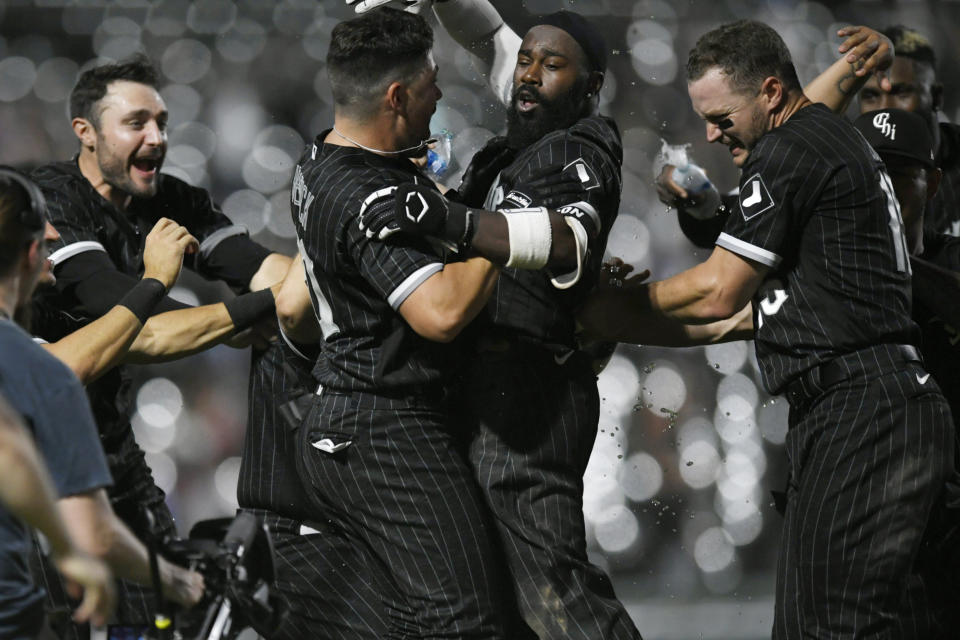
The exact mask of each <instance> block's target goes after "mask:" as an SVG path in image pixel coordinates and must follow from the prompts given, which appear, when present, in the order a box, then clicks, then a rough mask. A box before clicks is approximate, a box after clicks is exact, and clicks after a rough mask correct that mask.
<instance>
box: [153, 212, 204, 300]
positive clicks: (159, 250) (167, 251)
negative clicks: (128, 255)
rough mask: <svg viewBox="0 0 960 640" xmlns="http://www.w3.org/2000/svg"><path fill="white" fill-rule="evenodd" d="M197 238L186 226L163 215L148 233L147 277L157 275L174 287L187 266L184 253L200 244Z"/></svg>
mask: <svg viewBox="0 0 960 640" xmlns="http://www.w3.org/2000/svg"><path fill="white" fill-rule="evenodd" d="M199 246H200V245H199V243H197V239H196V238H194V237H193V236H192V235H190V232H189V231H187V229H186V228H185V227H182V226H180V225H179V224H177V223H176V222H174V221H173V220H170V219H168V218H160V219H159V220H158V221H157V224H155V225H154V226H153V229H151V230H150V233H149V234H147V238H146V242H145V244H144V248H143V267H144V270H143V277H144V278H155V279H157V280H159V281H160V282H161V283H163V286H164V287H166V288H167V290H169V289H170V287H172V286H173V285H174V283H176V281H177V277H178V276H179V275H180V269H181V268H182V266H183V254H184V253H194V252H196V251H197V250H198V248H199Z"/></svg>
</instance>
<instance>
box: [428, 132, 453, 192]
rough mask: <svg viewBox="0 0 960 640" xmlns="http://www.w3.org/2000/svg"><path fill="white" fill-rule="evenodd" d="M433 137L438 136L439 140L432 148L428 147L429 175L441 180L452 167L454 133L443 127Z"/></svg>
mask: <svg viewBox="0 0 960 640" xmlns="http://www.w3.org/2000/svg"><path fill="white" fill-rule="evenodd" d="M432 137H434V138H436V139H437V142H436V144H434V145H433V148H432V149H427V175H429V176H430V177H431V178H432V179H433V180H434V181H439V180H440V179H441V178H443V176H444V174H446V173H447V170H448V169H449V168H450V158H451V154H452V151H451V147H452V144H451V143H452V142H453V134H452V133H450V132H449V131H447V130H446V129H441V130H440V133H435V134H433V136H432Z"/></svg>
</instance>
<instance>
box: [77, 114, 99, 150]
mask: <svg viewBox="0 0 960 640" xmlns="http://www.w3.org/2000/svg"><path fill="white" fill-rule="evenodd" d="M70 126H72V127H73V133H74V135H76V136H77V138H78V139H79V140H80V144H82V145H83V146H84V147H87V148H88V149H92V148H93V147H94V143H95V142H96V140H97V131H96V129H94V127H93V123H91V122H90V121H89V120H87V119H86V118H79V117H78V118H74V119H73V120H71V121H70Z"/></svg>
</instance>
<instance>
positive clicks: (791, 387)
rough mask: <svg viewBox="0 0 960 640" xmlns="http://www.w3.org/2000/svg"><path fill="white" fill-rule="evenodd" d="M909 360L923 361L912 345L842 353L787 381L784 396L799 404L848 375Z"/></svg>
mask: <svg viewBox="0 0 960 640" xmlns="http://www.w3.org/2000/svg"><path fill="white" fill-rule="evenodd" d="M910 362H919V363H923V357H922V356H921V355H920V351H919V349H917V348H916V347H914V346H913V345H909V344H878V345H876V346H873V347H867V348H866V349H860V350H858V351H853V352H851V353H845V354H843V355H840V356H837V357H836V358H833V359H832V360H828V361H826V362H823V363H821V364H819V365H817V366H814V367H812V368H810V369H808V370H806V371H804V372H803V373H801V374H800V375H799V376H797V377H796V378H794V379H793V380H791V381H790V382H789V383H787V386H786V388H785V395H786V396H787V400H788V401H789V402H790V404H791V405H793V406H796V405H800V404H803V403H805V402H809V401H810V400H812V399H813V398H815V397H817V396H819V395H820V394H822V393H824V392H826V391H827V390H828V389H830V388H831V387H834V386H836V385H838V384H840V383H841V382H843V381H845V380H848V379H850V378H852V377H860V376H869V377H873V376H876V375H881V374H883V373H885V372H886V371H888V370H890V369H891V368H892V367H894V366H896V365H902V364H906V363H910ZM877 368H879V370H877ZM871 374H872V375H871Z"/></svg>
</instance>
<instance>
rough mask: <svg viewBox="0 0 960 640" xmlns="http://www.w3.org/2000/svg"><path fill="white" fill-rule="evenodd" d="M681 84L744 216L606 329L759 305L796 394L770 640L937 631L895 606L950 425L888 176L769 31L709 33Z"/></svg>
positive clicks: (743, 25)
mask: <svg viewBox="0 0 960 640" xmlns="http://www.w3.org/2000/svg"><path fill="white" fill-rule="evenodd" d="M687 83H688V84H687V88H688V91H689V94H690V98H691V100H692V103H693V108H694V111H696V112H697V114H698V115H699V116H700V117H701V118H703V119H704V121H705V122H706V135H707V139H708V140H709V141H711V142H716V143H718V144H722V145H725V146H727V147H728V149H729V150H730V153H731V155H732V156H733V158H734V161H735V162H737V163H738V164H739V165H740V166H741V168H742V171H741V182H740V199H739V203H738V207H737V209H736V210H735V211H734V212H733V213H732V214H731V216H730V218H729V219H728V220H727V223H726V226H725V228H724V231H723V233H721V234H720V237H719V238H718V240H717V247H716V248H715V249H714V251H713V253H712V254H711V256H710V258H709V259H707V261H706V262H704V263H702V264H700V265H697V266H695V267H693V268H691V269H689V270H687V271H684V272H682V273H680V274H678V275H676V276H674V277H672V278H669V279H667V280H664V281H661V282H654V283H651V284H649V285H644V286H639V287H636V288H633V289H632V290H624V291H617V290H610V291H608V292H606V293H604V294H603V295H601V296H599V298H602V299H603V300H602V301H600V304H601V305H611V304H613V305H617V306H616V307H609V306H606V307H604V306H600V307H598V309H602V308H617V309H618V317H616V318H609V320H608V322H609V325H608V328H610V329H613V330H611V331H609V332H605V333H607V334H608V335H606V336H605V337H610V338H620V339H628V340H630V339H632V338H631V336H630V328H631V327H640V326H643V324H644V323H648V322H673V323H677V324H679V323H684V322H686V323H700V324H705V323H708V322H711V321H716V320H720V319H723V318H727V317H730V316H732V315H733V314H735V313H737V312H738V311H739V310H741V309H742V308H743V306H744V305H745V304H746V303H747V302H749V301H751V300H752V301H753V308H754V310H755V311H754V327H755V344H756V348H757V359H758V361H759V364H760V371H761V376H762V379H763V383H764V386H765V387H766V389H767V391H769V392H770V393H774V394H776V393H785V394H786V396H787V399H788V400H789V402H790V426H789V431H788V433H787V441H786V447H787V455H788V458H789V471H790V479H789V485H788V492H787V493H788V503H787V512H786V521H785V523H784V531H783V538H782V541H781V551H780V559H779V565H778V575H777V597H776V613H775V617H774V629H773V637H774V638H776V639H781V638H807V637H817V638H820V637H844V638H858V637H868V636H869V637H901V636H899V635H896V634H897V633H898V632H900V633H905V634H907V635H906V636H905V637H928V636H926V635H924V634H922V633H921V634H919V635H909V634H910V633H911V631H910V628H909V626H907V625H905V624H904V625H903V626H901V625H902V623H903V622H904V621H905V620H906V619H908V618H909V617H910V616H911V614H914V615H915V614H916V610H907V609H909V608H910V607H911V606H914V605H916V604H917V603H913V602H911V603H909V604H905V603H904V601H903V600H902V596H903V594H904V592H905V590H906V587H907V582H908V579H909V577H910V574H911V570H912V568H913V567H912V565H913V561H914V558H915V557H916V555H917V552H918V550H919V548H920V546H921V541H922V535H923V533H924V530H925V529H926V526H927V522H928V521H929V519H930V515H931V510H932V507H933V505H934V503H935V502H936V500H937V499H938V498H939V497H941V496H942V495H943V492H944V489H945V486H946V482H947V479H948V477H949V476H950V474H951V473H952V469H953V432H952V431H953V430H952V427H951V424H950V420H951V419H950V411H949V408H948V406H947V403H946V401H945V400H944V398H943V396H942V394H941V393H940V391H939V389H938V388H937V386H936V383H935V382H934V381H933V380H932V379H930V376H929V374H928V373H927V372H926V371H925V370H924V368H923V365H922V363H921V361H920V356H919V352H918V351H917V349H916V347H915V346H914V345H915V343H916V341H917V338H918V331H917V326H916V325H915V324H914V323H913V321H912V320H911V319H910V263H909V255H908V251H907V244H906V240H905V238H904V234H903V223H902V221H901V217H900V209H899V207H898V205H897V201H896V199H895V198H894V194H893V187H892V183H891V180H890V177H889V175H887V172H886V171H885V169H884V166H883V163H882V162H881V160H880V158H879V157H878V156H877V155H876V153H875V152H874V151H873V150H872V149H871V148H870V147H869V145H868V144H867V142H866V140H865V139H864V138H863V136H861V135H860V134H859V133H858V132H857V131H856V130H855V129H854V128H853V126H852V125H851V124H850V123H849V122H847V121H845V120H844V119H842V118H841V117H839V116H837V115H834V114H832V113H831V112H830V111H829V109H827V108H826V107H825V106H823V105H821V104H811V103H810V101H809V99H808V98H807V97H806V96H805V95H804V94H803V92H802V91H801V90H800V87H799V84H798V83H797V76H796V72H795V70H794V67H793V63H792V61H791V59H790V54H789V52H788V51H787V48H786V46H785V45H784V43H783V40H782V39H781V38H780V36H779V35H778V34H777V33H776V32H775V31H774V30H773V29H771V28H770V27H768V26H767V25H764V24H762V23H758V22H753V21H747V20H743V21H739V22H735V23H731V24H728V25H724V26H722V27H719V28H718V29H715V30H713V31H711V32H709V33H707V34H706V35H704V36H703V37H701V38H700V40H699V41H698V42H697V44H696V46H695V47H694V49H693V50H692V51H691V53H690V56H689V59H688V61H687ZM884 125H886V128H885V133H886V135H895V134H894V133H893V132H892V127H893V124H892V123H890V122H885V121H882V120H881V121H879V126H880V127H881V129H884ZM745 152H749V157H747V158H744V155H746V154H745ZM591 304H593V301H592V303H591ZM588 312H589V309H588ZM602 323H603V322H601V324H602ZM618 329H619V330H618ZM891 541H896V543H892V542H891ZM921 611H922V609H921Z"/></svg>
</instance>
